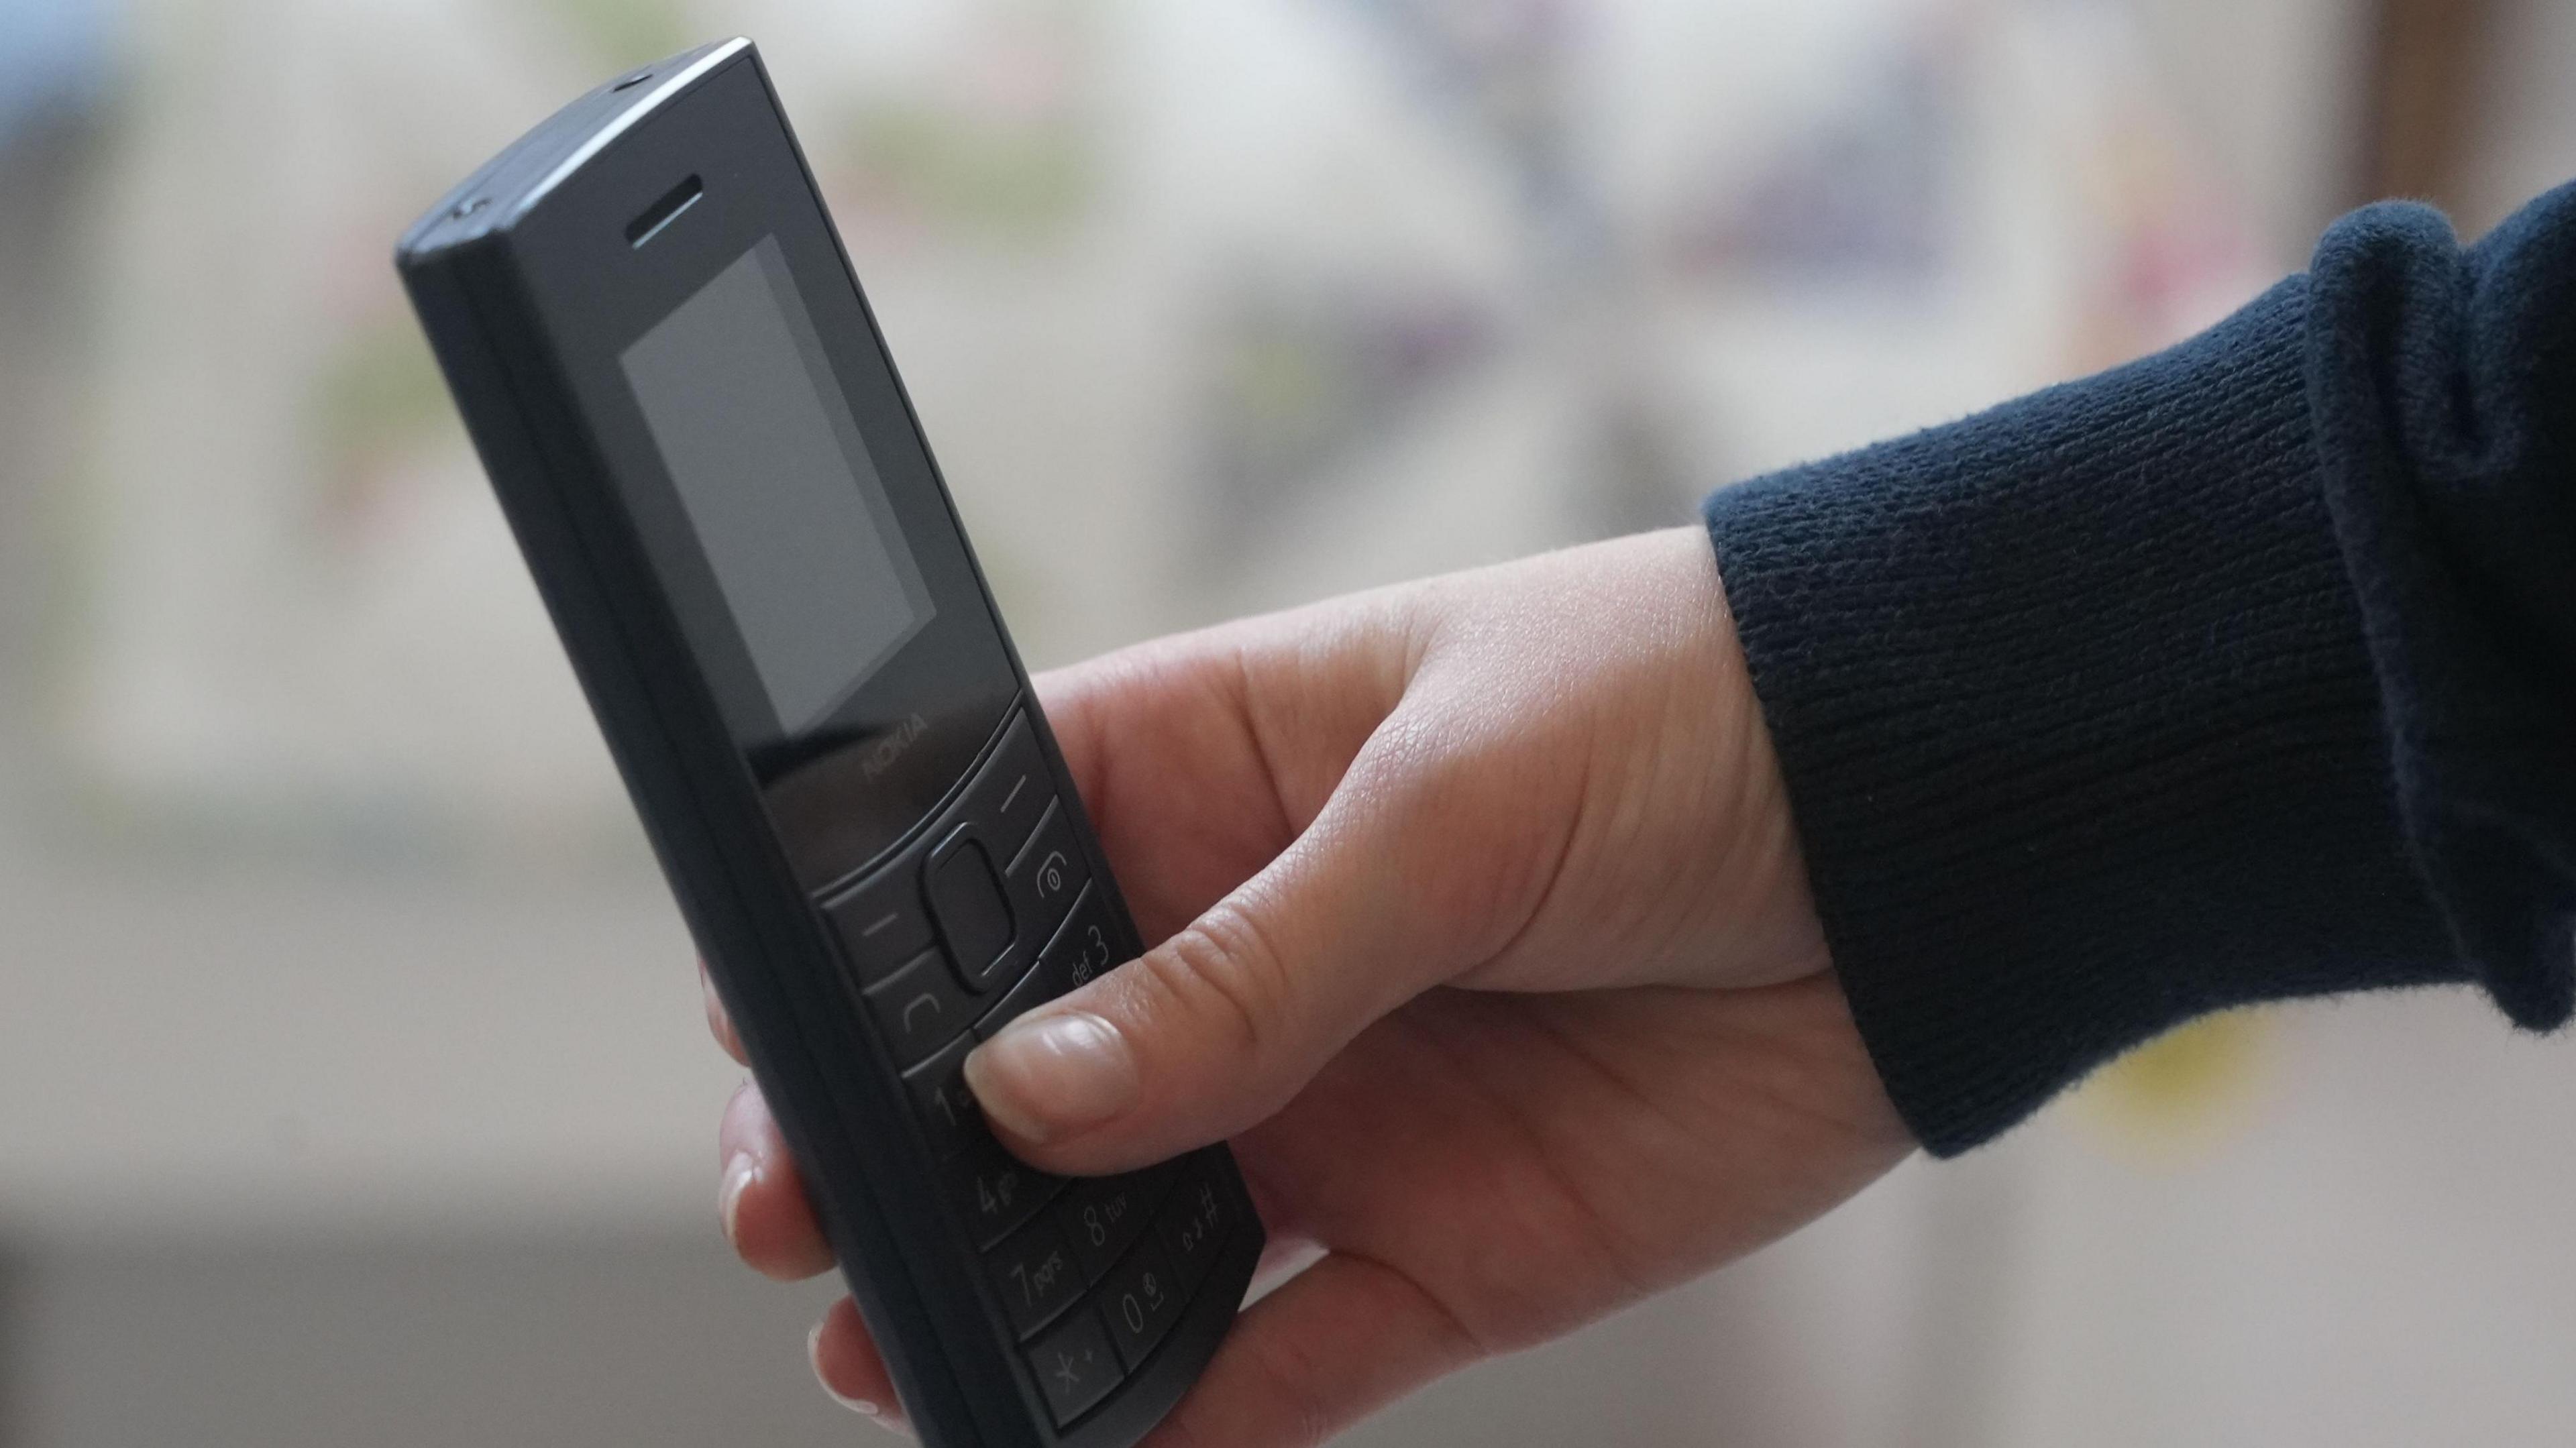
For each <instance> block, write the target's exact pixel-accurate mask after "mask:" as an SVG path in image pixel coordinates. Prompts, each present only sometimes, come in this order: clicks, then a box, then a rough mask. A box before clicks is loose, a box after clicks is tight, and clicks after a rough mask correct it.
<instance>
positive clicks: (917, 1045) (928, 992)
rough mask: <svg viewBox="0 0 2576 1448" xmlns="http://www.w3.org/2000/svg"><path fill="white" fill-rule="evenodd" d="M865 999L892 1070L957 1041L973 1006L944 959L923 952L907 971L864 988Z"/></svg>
mask: <svg viewBox="0 0 2576 1448" xmlns="http://www.w3.org/2000/svg"><path fill="white" fill-rule="evenodd" d="M865 999H866V1001H867V1003H868V1013H869V1014H870V1015H873V1016H875V1017H876V1022H877V1034H879V1035H880V1036H882V1037H884V1038H885V1043H886V1049H887V1050H889V1051H892V1052H893V1053H894V1061H895V1068H896V1069H897V1070H902V1069H905V1068H907V1067H910V1066H912V1065H914V1064H916V1063H918V1062H920V1061H923V1060H925V1059H927V1058H929V1057H930V1056H931V1055H933V1054H934V1053H936V1052H937V1051H938V1050H939V1048H940V1047H942V1046H945V1045H947V1044H948V1043H949V1042H951V1041H953V1040H955V1039H957V1035H958V1033H959V1032H961V1031H963V1030H965V1029H967V1027H968V1026H969V1025H970V1024H971V1023H972V1022H973V1020H974V1018H975V1005H974V1002H973V1001H971V1000H970V999H968V998H967V995H966V992H965V989H964V988H963V987H961V986H960V985H959V984H958V983H957V975H956V972H954V971H952V970H950V969H949V968H948V960H947V957H945V956H943V955H941V954H940V953H939V952H938V951H935V950H930V951H924V952H922V953H921V954H920V955H917V956H915V957H913V961H912V963H911V964H910V965H907V966H905V967H904V968H903V969H901V970H899V971H896V972H895V973H894V974H893V976H891V977H889V978H888V979H885V980H882V981H879V982H877V983H876V984H875V985H872V986H870V987H868V989H867V992H866V995H865ZM961 1059H962V1058H961Z"/></svg>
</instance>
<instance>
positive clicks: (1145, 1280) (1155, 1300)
mask: <svg viewBox="0 0 2576 1448" xmlns="http://www.w3.org/2000/svg"><path fill="white" fill-rule="evenodd" d="M1186 1300H1187V1294H1186V1293H1185V1292H1184V1291H1183V1290H1182V1287H1181V1284H1180V1281H1179V1279H1178V1278H1177V1277H1176V1276H1175V1275H1174V1274H1173V1272H1172V1266H1171V1263H1169V1262H1167V1261H1165V1260H1164V1258H1163V1249H1162V1248H1161V1247H1159V1246H1157V1245H1155V1244H1154V1243H1152V1242H1147V1243H1144V1244H1142V1245H1141V1246H1139V1247H1137V1249H1136V1250H1135V1251H1134V1252H1131V1253H1129V1254H1128V1256H1127V1260H1126V1261H1125V1262H1122V1263H1120V1264H1119V1266H1118V1270H1117V1271H1116V1272H1114V1273H1112V1274H1110V1278H1109V1282H1108V1285H1107V1286H1104V1287H1102V1288H1101V1289H1100V1315H1101V1316H1103V1317H1105V1318H1107V1319H1109V1337H1110V1340H1111V1341H1113V1342H1115V1343H1117V1344H1118V1356H1120V1357H1121V1358H1124V1359H1126V1362H1127V1370H1128V1371H1130V1372H1134V1371H1135V1370H1136V1369H1138V1368H1141V1367H1143V1366H1144V1365H1145V1356H1146V1354H1148V1353H1150V1352H1152V1351H1153V1350H1154V1347H1155V1345H1156V1344H1157V1343H1160V1342H1161V1341H1162V1340H1163V1334H1164V1333H1166V1332H1169V1331H1171V1329H1172V1323H1173V1321H1174V1320H1175V1319H1177V1318H1178V1317H1179V1316H1180V1315H1181V1304H1182V1303H1183V1302H1184V1301H1186Z"/></svg>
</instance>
